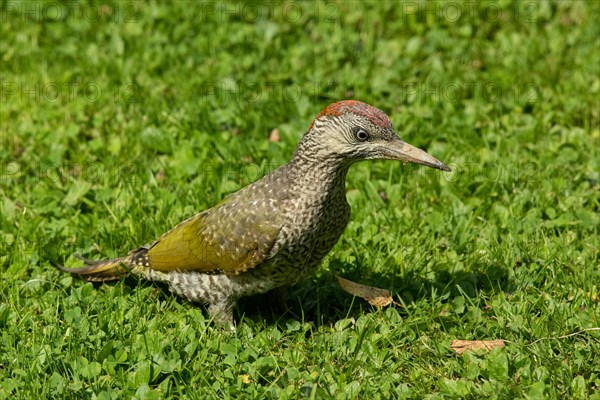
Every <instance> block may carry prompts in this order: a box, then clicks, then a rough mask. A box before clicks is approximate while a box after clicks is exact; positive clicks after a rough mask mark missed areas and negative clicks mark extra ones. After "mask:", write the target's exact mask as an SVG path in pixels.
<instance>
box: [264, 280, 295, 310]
mask: <svg viewBox="0 0 600 400" xmlns="http://www.w3.org/2000/svg"><path fill="white" fill-rule="evenodd" d="M289 288H290V287H289V286H287V285H286V286H279V287H277V288H275V289H273V290H271V291H270V292H269V298H270V300H271V301H272V302H271V304H273V306H274V307H275V309H276V310H277V311H288V306H287V301H288V292H289Z"/></svg>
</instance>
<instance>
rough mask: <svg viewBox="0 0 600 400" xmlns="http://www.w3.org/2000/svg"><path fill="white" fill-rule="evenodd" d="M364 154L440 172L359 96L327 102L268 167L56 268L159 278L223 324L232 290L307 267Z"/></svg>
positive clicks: (256, 289)
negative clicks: (96, 253) (131, 244)
mask: <svg viewBox="0 0 600 400" xmlns="http://www.w3.org/2000/svg"><path fill="white" fill-rule="evenodd" d="M368 159H393V160H402V161H408V162H415V163H419V164H424V165H427V166H429V167H433V168H437V169H441V170H445V171H449V168H448V167H446V166H445V165H444V164H443V163H441V162H440V161H438V160H436V159H435V158H433V157H431V156H430V155H428V154H427V153H425V152H424V151H422V150H419V149H417V148H415V147H413V146H411V145H409V144H407V143H405V142H403V141H401V140H400V139H399V138H398V137H397V136H396V134H395V132H394V129H393V127H392V123H391V121H390V119H389V117H388V116H387V115H386V114H385V113H383V112H382V111H381V110H378V109H377V108H375V107H372V106H370V105H368V104H365V103H362V102H359V101H353V100H347V101H341V102H337V103H334V104H332V105H330V106H329V107H327V108H326V109H325V110H323V111H322V112H321V113H320V114H319V115H318V116H317V117H316V118H315V119H314V121H313V122H312V124H311V125H310V127H309V130H308V131H307V132H306V133H305V135H304V137H303V138H302V140H301V141H300V143H299V144H298V147H297V149H296V151H295V153H294V155H293V157H292V160H291V161H290V162H289V163H287V164H285V165H282V166H281V167H279V168H278V169H276V170H275V171H273V172H272V173H271V174H269V175H267V176H265V177H263V178H262V179H260V180H258V181H257V182H255V183H253V184H251V185H249V186H247V187H245V188H243V189H241V190H240V191H238V192H236V193H233V194H231V195H229V196H228V197H226V198H225V199H223V201H221V202H220V203H219V204H217V205H216V206H214V207H213V208H211V209H209V210H206V211H204V212H201V213H199V214H197V215H195V216H193V217H191V218H189V219H187V220H185V221H183V222H182V223H180V224H179V225H177V226H175V227H174V228H173V229H171V230H170V231H168V232H167V233H165V234H164V235H163V236H162V237H160V238H159V239H158V240H157V241H155V242H154V243H152V244H151V245H149V246H144V247H141V248H139V249H136V250H134V251H132V252H131V253H129V255H127V256H125V257H122V258H117V259H112V260H106V261H90V260H84V261H86V263H87V264H88V265H87V266H86V267H83V268H77V269H67V268H63V267H59V269H61V270H63V271H66V272H70V273H72V274H75V275H80V276H83V277H84V278H86V279H88V280H92V281H107V280H113V279H118V278H119V277H120V276H122V275H124V274H127V273H132V274H137V275H141V276H143V277H145V278H146V279H150V280H155V281H162V282H166V283H167V284H168V285H169V287H170V289H171V291H173V292H174V293H176V294H178V295H180V296H182V297H184V298H186V299H188V300H190V301H197V302H202V303H205V304H207V305H208V311H209V314H210V315H211V316H212V317H214V318H215V319H216V320H219V321H229V322H232V309H233V307H234V305H235V302H236V301H237V300H238V299H239V298H242V297H245V296H249V295H252V294H256V293H264V292H267V291H269V290H271V289H275V288H280V287H282V286H286V285H290V284H294V283H296V282H298V281H299V280H301V279H302V278H303V277H305V276H307V275H309V274H311V273H312V272H314V270H315V268H316V267H317V265H318V264H319V263H320V262H321V261H322V260H323V258H324V257H325V256H326V255H327V253H329V251H330V250H331V249H332V248H333V246H334V245H335V243H336V242H337V241H338V239H339V238H340V236H341V235H342V232H343V231H344V229H345V227H346V225H347V223H348V220H349V218H350V207H349V205H348V203H347V201H346V195H345V180H346V174H347V172H348V169H349V168H350V166H351V165H352V164H353V163H354V162H357V161H361V160H368Z"/></svg>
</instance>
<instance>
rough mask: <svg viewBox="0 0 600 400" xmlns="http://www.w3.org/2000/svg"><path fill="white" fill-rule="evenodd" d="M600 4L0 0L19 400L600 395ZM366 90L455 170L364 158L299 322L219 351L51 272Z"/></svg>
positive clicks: (106, 245) (13, 373)
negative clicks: (338, 278)
mask: <svg viewBox="0 0 600 400" xmlns="http://www.w3.org/2000/svg"><path fill="white" fill-rule="evenodd" d="M599 4H600V3H598V2H592V1H590V2H586V1H497V2H496V1H494V2H437V1H431V2H421V1H411V2H406V1H373V2H315V3H313V2H255V1H252V2H194V1H173V2H158V1H149V2H141V1H140V2H138V1H131V2H130V1H118V2H56V1H23V2H21V1H10V0H4V1H2V2H0V10H1V21H2V23H1V24H0V35H1V36H2V40H1V41H0V57H1V60H2V61H1V63H0V80H1V88H0V89H1V91H0V167H1V169H0V190H1V193H2V198H1V201H0V249H1V251H0V268H1V270H0V272H1V273H2V280H1V281H0V299H1V302H0V398H83V397H85V398H102V399H112V398H131V397H132V396H135V397H136V398H167V397H175V396H181V397H190V398H196V397H203V398H204V397H206V396H208V397H222V398H239V397H240V396H241V397H247V398H264V397H268V398H291V397H293V398H297V397H309V398H328V397H329V398H390V397H399V398H425V397H427V398H443V397H457V398H463V397H471V398H473V397H477V398H479V397H491V398H494V397H500V398H507V397H511V398H566V397H569V398H598V388H599V387H600V371H599V370H598V367H597V366H598V365H600V359H599V356H598V354H600V340H599V338H600V336H599V334H598V332H597V331H594V330H593V329H594V328H597V327H599V326H600V323H599V321H598V319H599V318H598V316H599V314H600V312H599V306H598V302H599V296H600V295H599V284H598V282H600V268H599V265H600V259H599V256H598V225H599V222H600V218H599V198H600V196H599V193H600V189H599V185H598V180H599V172H598V171H599V169H600V165H599V154H598V153H599V151H598V149H599V145H600V124H599V119H600V116H599V113H600V102H599V98H600V97H599V96H600V93H599V92H600V31H599V30H600V28H599V26H600V6H599ZM346 98H352V99H358V100H362V101H365V102H368V103H370V104H372V105H374V106H376V107H378V108H381V109H382V110H384V111H386V112H387V113H389V115H390V116H391V118H392V120H393V122H394V125H395V127H396V129H397V130H398V132H399V133H400V135H401V136H402V137H403V139H405V140H406V141H408V142H409V143H412V144H414V145H416V146H419V147H422V148H424V149H426V150H427V151H428V152H430V153H431V154H432V155H434V156H435V157H437V158H439V159H440V160H442V161H444V162H446V163H447V164H448V165H450V166H451V167H452V168H453V173H451V174H444V173H441V172H439V171H433V170H429V169H424V168H419V167H416V166H403V165H399V164H396V163H392V162H375V163H363V164H359V165H356V166H354V167H353V168H352V170H351V171H350V174H349V177H348V183H347V187H348V199H349V202H350V204H351V206H352V210H353V217H352V221H351V223H350V225H349V227H348V229H347V230H346V232H345V234H344V236H343V238H342V240H341V241H340V242H339V243H338V245H337V246H336V247H335V249H334V251H333V252H332V254H330V255H329V256H328V258H327V259H326V261H325V263H324V265H323V266H322V268H321V269H320V270H319V273H318V274H317V276H316V277H315V278H313V279H311V280H309V281H307V282H305V283H303V284H301V285H299V286H298V287H296V288H294V289H293V290H292V295H293V296H292V298H293V300H292V301H291V303H290V306H291V311H292V313H286V314H283V315H282V314H277V313H274V312H272V311H271V310H270V309H269V307H268V306H265V305H264V304H262V303H261V301H260V299H258V300H256V301H255V300H248V301H245V302H243V304H241V306H240V309H239V310H238V318H239V319H240V320H241V322H240V324H239V328H238V330H237V332H236V333H234V334H232V335H225V334H223V333H222V332H220V331H219V330H218V329H214V328H212V327H211V326H210V324H209V323H208V321H207V319H206V317H205V316H204V314H203V311H202V308H199V307H194V306H192V305H190V304H187V303H184V302H182V301H180V300H179V299H177V298H175V297H174V296H172V295H171V294H169V293H168V292H167V291H165V290H162V288H157V286H155V285H153V284H149V283H144V282H137V281H135V280H133V279H132V280H127V281H124V282H119V283H116V284H109V285H100V286H97V287H94V286H93V285H92V284H90V283H83V282H81V281H76V280H75V281H74V280H73V279H71V278H70V277H68V276H66V275H61V274H59V273H58V272H57V271H55V270H54V269H53V268H52V267H51V264H50V263H51V262H52V261H57V262H61V263H62V262H65V263H66V265H74V264H75V261H74V260H73V258H72V254H73V253H79V254H82V255H85V256H88V257H91V258H106V257H113V256H117V255H122V254H124V253H126V252H127V251H129V250H130V249H132V248H135V247H136V246H138V245H141V244H144V243H148V242H151V241H152V240H153V239H155V238H156V237H157V236H159V235H160V234H161V233H163V232H164V231H166V230H167V229H169V228H170V227H172V226H173V225H174V224H176V223H177V222H179V221H181V220H182V219H184V218H187V217H189V216H191V215H193V214H194V213H196V212H198V211H201V210H203V209H205V208H208V207H210V206H211V205H213V204H215V203H216V202H218V201H219V200H220V199H221V198H222V197H223V196H224V195H226V194H228V193H231V192H232V191H235V190H237V189H238V188H240V187H242V186H244V185H246V184H248V183H250V182H252V181H253V180H256V179H258V178H260V177H261V176H263V175H264V174H266V173H268V172H269V171H271V170H273V169H274V168H276V167H277V166H279V165H281V164H283V163H285V162H286V161H287V160H289V158H290V157H291V155H292V153H293V150H294V147H295V145H296V143H297V142H298V141H299V139H300V138H301V136H302V134H303V133H304V132H305V131H306V129H307V128H308V126H309V125H310V122H311V120H312V119H313V118H314V116H316V115H317V114H318V112H319V111H320V110H321V109H323V108H324V107H325V106H327V105H328V104H329V103H332V102H334V101H337V100H340V99H346ZM273 130H277V131H278V133H279V136H280V138H281V140H280V141H278V142H274V141H270V140H269V136H270V134H271V132H272V131H273ZM335 274H340V275H343V276H345V277H347V278H349V279H353V280H355V281H358V282H361V283H365V284H371V285H375V286H379V287H385V288H388V289H390V290H392V292H393V293H394V296H395V299H396V300H397V301H398V302H399V303H400V304H401V306H399V307H395V308H389V309H387V310H376V309H374V308H371V307H370V306H368V305H367V304H366V303H363V302H361V301H359V300H358V299H356V300H353V299H352V298H351V297H350V296H349V295H348V294H346V293H344V292H342V291H341V290H340V288H339V287H338V286H337V284H336V283H335V280H334V278H333V276H334V275H335ZM576 332H579V333H577V334H576V335H573V336H569V337H563V336H565V335H569V334H571V333H576ZM453 339H505V340H508V341H509V342H508V344H507V347H505V348H503V349H496V350H494V351H492V352H490V353H488V354H467V355H465V356H457V355H454V354H453V353H452V351H451V350H450V349H449V344H450V342H451V340H453Z"/></svg>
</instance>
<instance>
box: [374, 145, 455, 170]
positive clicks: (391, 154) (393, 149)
mask: <svg viewBox="0 0 600 400" xmlns="http://www.w3.org/2000/svg"><path fill="white" fill-rule="evenodd" d="M384 152H385V155H386V158H389V159H391V160H400V161H406V162H411V163H415V164H422V165H426V166H428V167H431V168H436V169H441V170H442V171H448V172H450V171H452V170H451V169H450V168H448V166H447V165H446V164H444V163H443V162H441V161H440V160H438V159H436V158H433V157H432V156H430V155H429V154H427V153H426V152H424V151H423V150H421V149H419V148H417V147H415V146H413V145H410V144H408V143H406V142H403V141H402V140H400V139H398V140H395V141H393V142H391V143H388V144H387V145H386V147H385V150H384Z"/></svg>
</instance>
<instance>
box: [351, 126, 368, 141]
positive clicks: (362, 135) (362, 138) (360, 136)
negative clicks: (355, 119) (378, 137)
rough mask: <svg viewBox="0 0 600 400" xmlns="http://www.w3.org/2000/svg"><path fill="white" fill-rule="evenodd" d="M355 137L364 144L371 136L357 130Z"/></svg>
mask: <svg viewBox="0 0 600 400" xmlns="http://www.w3.org/2000/svg"><path fill="white" fill-rule="evenodd" d="M354 137H356V139H357V140H358V141H360V142H364V141H365V140H367V139H368V138H369V134H368V133H367V131H365V130H364V129H362V128H356V129H355V130H354Z"/></svg>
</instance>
